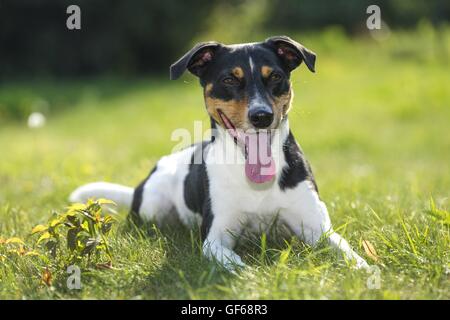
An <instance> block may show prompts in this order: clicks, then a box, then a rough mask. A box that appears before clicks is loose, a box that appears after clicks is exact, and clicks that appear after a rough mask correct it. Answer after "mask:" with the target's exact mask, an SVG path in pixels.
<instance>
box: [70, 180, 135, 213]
mask: <svg viewBox="0 0 450 320" xmlns="http://www.w3.org/2000/svg"><path fill="white" fill-rule="evenodd" d="M133 193H134V189H133V188H130V187H126V186H122V185H119V184H115V183H109V182H93V183H88V184H85V185H83V186H81V187H79V188H77V189H76V190H75V191H73V192H72V193H71V194H70V196H69V201H70V202H82V203H84V202H86V201H87V200H88V199H91V198H93V199H99V198H104V199H108V200H112V201H114V202H115V203H116V204H117V206H118V207H120V208H123V209H129V208H131V202H132V201H133Z"/></svg>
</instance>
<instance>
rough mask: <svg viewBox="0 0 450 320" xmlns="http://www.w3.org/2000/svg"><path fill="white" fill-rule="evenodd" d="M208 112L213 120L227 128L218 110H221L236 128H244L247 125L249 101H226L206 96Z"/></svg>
mask: <svg viewBox="0 0 450 320" xmlns="http://www.w3.org/2000/svg"><path fill="white" fill-rule="evenodd" d="M205 104H206V110H207V111H208V113H209V115H210V116H211V117H213V119H214V120H215V121H216V122H217V123H219V124H220V125H221V126H222V127H224V128H225V125H224V123H223V122H222V119H221V117H220V116H219V113H218V111H217V110H218V109H220V110H221V111H222V112H223V113H224V114H225V115H226V117H227V118H228V119H229V120H230V121H231V122H232V123H233V125H234V126H235V127H236V128H243V127H244V125H245V124H246V119H247V117H246V115H247V105H248V102H247V99H244V100H242V101H237V100H229V101H224V100H221V99H217V98H212V97H210V96H205Z"/></svg>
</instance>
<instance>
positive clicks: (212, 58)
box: [170, 36, 316, 131]
mask: <svg viewBox="0 0 450 320" xmlns="http://www.w3.org/2000/svg"><path fill="white" fill-rule="evenodd" d="M315 60H316V55H315V54H314V53H313V52H311V51H310V50H308V49H307V48H305V47H304V46H302V45H301V44H299V43H298V42H296V41H294V40H292V39H290V38H289V37H286V36H279V37H271V38H269V39H267V40H266V41H264V42H258V43H249V44H238V45H224V44H221V43H217V42H204V43H199V44H197V45H196V46H195V47H194V48H192V49H191V50H189V51H188V52H187V53H186V54H185V55H184V56H183V57H181V58H180V59H179V60H178V61H177V62H175V63H174V64H173V65H172V66H171V67H170V77H171V79H178V78H179V77H180V76H181V75H182V74H183V72H184V71H185V70H186V69H187V70H189V71H190V72H191V73H192V74H194V75H196V76H197V77H199V78H200V83H201V85H202V87H203V90H204V96H205V103H206V108H207V110H208V113H209V114H210V116H211V117H212V118H213V119H214V121H215V122H217V123H218V124H219V125H221V126H222V127H224V128H226V129H241V130H244V131H246V130H248V129H255V130H259V129H275V128H277V127H278V125H279V124H280V122H281V120H282V119H283V117H285V116H286V114H287V113H288V111H289V108H290V105H291V100H292V91H291V84H290V81H289V78H290V73H291V71H292V70H294V69H295V68H297V67H298V66H299V65H300V64H301V63H302V62H304V63H305V64H306V66H307V67H308V69H309V70H311V71H312V72H314V64H315Z"/></svg>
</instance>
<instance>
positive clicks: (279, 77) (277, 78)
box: [269, 72, 282, 82]
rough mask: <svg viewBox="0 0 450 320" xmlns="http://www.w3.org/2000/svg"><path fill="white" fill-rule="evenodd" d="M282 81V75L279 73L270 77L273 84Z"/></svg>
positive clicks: (273, 73)
mask: <svg viewBox="0 0 450 320" xmlns="http://www.w3.org/2000/svg"><path fill="white" fill-rule="evenodd" d="M281 79H282V77H281V74H279V73H277V72H272V73H271V74H270V76H269V80H270V81H271V82H280V81H281Z"/></svg>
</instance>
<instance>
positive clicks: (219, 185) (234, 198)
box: [207, 152, 287, 219]
mask: <svg viewBox="0 0 450 320" xmlns="http://www.w3.org/2000/svg"><path fill="white" fill-rule="evenodd" d="M220 157H221V155H220V154H217V153H214V152H209V154H208V158H209V160H210V162H209V164H208V165H207V172H208V177H209V185H210V197H211V201H212V202H213V203H214V202H220V203H223V204H226V205H227V207H228V208H229V210H230V212H239V214H244V215H245V216H248V217H250V218H252V217H253V218H254V217H256V216H258V217H260V218H267V217H268V218H269V219H271V216H272V215H274V214H276V213H277V212H278V211H279V210H281V209H282V208H283V207H284V204H285V203H286V199H285V198H286V196H287V195H286V193H285V192H283V191H282V190H281V189H280V187H279V184H278V181H279V177H280V174H281V172H282V168H283V167H284V166H285V165H286V161H285V159H284V156H283V155H282V154H276V156H275V157H274V158H275V161H276V167H277V174H276V175H275V177H274V178H273V180H272V181H270V182H268V183H263V184H255V183H251V182H250V181H249V180H248V178H247V177H246V175H245V167H244V162H245V159H244V158H243V157H242V158H241V159H237V161H236V162H237V163H228V164H225V165H224V164H223V163H221V160H222V159H221V158H220Z"/></svg>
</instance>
